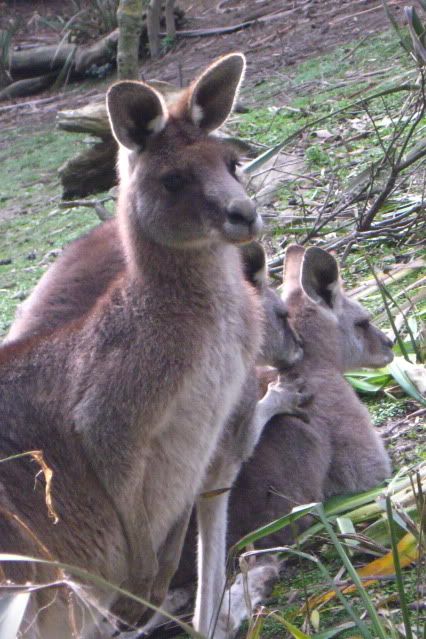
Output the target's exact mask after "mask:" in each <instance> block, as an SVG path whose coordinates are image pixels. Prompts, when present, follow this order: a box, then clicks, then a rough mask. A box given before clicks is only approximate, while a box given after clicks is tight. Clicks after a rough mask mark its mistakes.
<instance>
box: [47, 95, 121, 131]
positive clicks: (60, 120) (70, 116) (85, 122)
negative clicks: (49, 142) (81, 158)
mask: <svg viewBox="0 0 426 639" xmlns="http://www.w3.org/2000/svg"><path fill="white" fill-rule="evenodd" d="M56 124H57V126H58V128H59V129H62V130H63V131H71V132H72V133H88V134H90V135H94V136H95V137H98V138H101V139H107V138H110V137H111V129H110V126H109V120H108V114H107V110H106V106H105V100H102V102H95V103H92V104H87V105H86V106H84V107H81V108H80V109H73V110H67V111H59V113H58V115H57V119H56Z"/></svg>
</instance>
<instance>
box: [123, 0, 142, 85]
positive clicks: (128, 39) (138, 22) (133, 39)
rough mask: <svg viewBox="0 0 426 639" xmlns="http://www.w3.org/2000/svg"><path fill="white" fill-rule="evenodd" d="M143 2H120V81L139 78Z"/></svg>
mask: <svg viewBox="0 0 426 639" xmlns="http://www.w3.org/2000/svg"><path fill="white" fill-rule="evenodd" d="M142 6H143V2H142V0H120V4H119V7H118V10H117V23H118V30H119V37H118V46H117V72H118V78H119V79H120V80H134V79H138V77H139V66H138V58H139V42H140V37H141V32H142Z"/></svg>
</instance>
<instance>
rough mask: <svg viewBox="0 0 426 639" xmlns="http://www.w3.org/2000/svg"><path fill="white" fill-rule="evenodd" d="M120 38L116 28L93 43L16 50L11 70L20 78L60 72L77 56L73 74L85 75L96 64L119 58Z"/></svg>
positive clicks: (74, 61) (12, 55) (12, 54)
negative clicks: (117, 55) (88, 44)
mask: <svg viewBox="0 0 426 639" xmlns="http://www.w3.org/2000/svg"><path fill="white" fill-rule="evenodd" d="M117 40H118V30H117V29H116V30H115V31H113V32H112V33H109V34H108V35H107V36H105V37H104V38H101V39H100V40H98V41H97V42H95V43H94V44H92V45H91V46H89V47H87V46H77V45H75V44H68V43H63V44H62V45H60V46H58V45H56V44H53V45H48V46H44V47H37V48H36V49H27V50H24V51H13V52H12V53H11V56H10V73H11V75H12V77H13V78H14V79H19V78H29V77H33V76H40V75H43V74H46V73H52V72H53V71H58V72H59V71H60V70H61V69H62V68H63V67H64V65H65V64H67V63H68V62H69V60H70V59H71V58H72V57H73V68H72V72H73V74H74V75H83V73H84V72H85V71H87V70H88V69H89V68H90V67H91V66H92V65H97V66H101V65H103V64H106V63H107V62H113V61H114V60H115V57H116V50H117Z"/></svg>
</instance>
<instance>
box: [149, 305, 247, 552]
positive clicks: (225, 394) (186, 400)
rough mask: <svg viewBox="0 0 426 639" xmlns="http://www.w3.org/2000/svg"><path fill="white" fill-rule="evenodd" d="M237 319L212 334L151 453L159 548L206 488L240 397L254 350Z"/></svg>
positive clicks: (151, 517) (151, 515)
mask: <svg viewBox="0 0 426 639" xmlns="http://www.w3.org/2000/svg"><path fill="white" fill-rule="evenodd" d="M228 319H229V318H228ZM235 320H236V321H222V322H219V324H218V325H217V326H216V327H215V330H214V331H213V332H211V333H210V334H208V335H206V338H205V341H204V343H203V345H202V349H201V352H200V353H199V356H198V358H197V359H198V361H197V362H196V363H195V364H194V366H193V367H192V370H191V374H190V375H188V376H187V377H186V378H185V380H184V382H183V384H182V386H181V388H180V389H179V392H178V393H177V394H176V396H175V397H174V399H173V401H172V402H170V405H169V407H168V409H167V415H166V418H165V420H164V425H163V428H162V430H161V432H160V433H159V434H158V436H157V437H155V438H154V439H153V441H152V442H151V445H150V446H149V450H147V451H146V470H145V473H144V486H143V498H144V503H145V508H146V511H147V515H148V518H149V521H150V527H151V531H152V536H153V540H154V543H155V544H156V546H157V547H158V546H159V545H161V543H162V542H163V541H164V538H165V535H166V534H167V531H168V530H169V529H170V527H171V526H172V525H173V523H174V521H175V520H176V519H177V517H178V516H179V514H180V513H181V512H182V511H183V510H184V509H185V508H187V507H188V506H190V505H191V504H192V503H193V501H194V499H195V498H196V496H197V494H198V493H199V492H200V490H201V485H202V482H203V479H204V476H205V473H206V471H207V468H208V465H209V463H210V461H211V459H212V457H213V455H214V451H215V449H216V448H217V446H218V442H219V440H220V438H221V436H222V434H223V431H224V427H225V424H226V421H227V419H228V418H229V416H230V414H231V412H232V409H233V407H234V406H235V404H236V403H237V402H238V400H239V397H240V393H241V388H242V385H243V383H244V380H245V378H246V375H247V371H248V368H249V366H250V363H251V357H252V354H251V351H250V349H247V348H246V346H247V345H246V344H245V343H243V342H244V333H245V331H242V330H241V329H242V326H241V323H242V322H243V318H241V317H239V318H235ZM246 339H250V335H247V336H246ZM253 346H254V347H255V344H254V345H253ZM158 504H161V508H159V507H158Z"/></svg>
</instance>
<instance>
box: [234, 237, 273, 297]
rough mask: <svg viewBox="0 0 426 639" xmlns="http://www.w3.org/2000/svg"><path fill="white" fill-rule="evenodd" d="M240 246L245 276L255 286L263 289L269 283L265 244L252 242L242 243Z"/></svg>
mask: <svg viewBox="0 0 426 639" xmlns="http://www.w3.org/2000/svg"><path fill="white" fill-rule="evenodd" d="M239 248H240V253H241V257H242V260H243V270H244V277H245V278H246V280H247V281H248V282H249V283H250V284H253V286H254V287H255V288H257V289H262V288H263V287H264V286H266V284H267V274H266V255H265V250H264V248H263V246H262V245H261V244H260V243H259V242H250V243H249V244H242V245H241V246H240V247H239Z"/></svg>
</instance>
